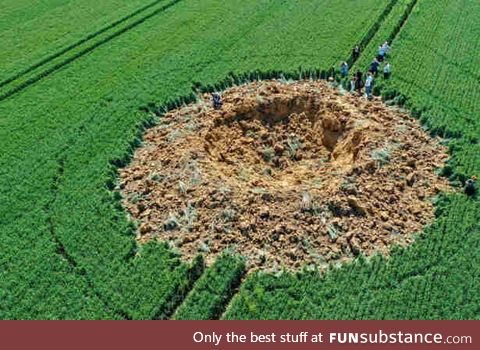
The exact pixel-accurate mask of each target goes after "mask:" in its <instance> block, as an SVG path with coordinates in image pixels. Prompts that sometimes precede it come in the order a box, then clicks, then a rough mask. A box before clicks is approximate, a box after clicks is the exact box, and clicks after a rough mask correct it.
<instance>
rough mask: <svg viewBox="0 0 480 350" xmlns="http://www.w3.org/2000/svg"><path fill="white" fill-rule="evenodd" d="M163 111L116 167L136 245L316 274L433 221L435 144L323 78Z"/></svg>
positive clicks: (437, 181)
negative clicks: (166, 244)
mask: <svg viewBox="0 0 480 350" xmlns="http://www.w3.org/2000/svg"><path fill="white" fill-rule="evenodd" d="M222 97H223V102H224V104H223V108H222V109H221V110H214V109H213V108H211V106H210V96H208V95H205V96H202V97H201V99H200V100H199V101H198V102H197V103H195V104H191V105H188V106H185V107H182V108H179V109H176V110H173V111H171V112H169V113H167V114H166V115H165V116H164V117H163V118H162V120H161V122H160V123H159V125H157V126H156V127H153V128H151V129H149V130H148V131H147V132H146V135H145V143H144V146H143V147H142V148H139V149H138V150H137V151H136V152H135V155H134V159H133V161H132V163H131V164H130V165H129V166H128V167H126V168H124V169H121V173H120V175H121V184H120V187H119V188H120V189H121V191H122V194H123V196H124V205H125V206H126V208H127V209H128V210H129V212H130V213H131V215H132V216H133V218H134V219H136V220H138V221H139V223H140V225H139V227H140V229H139V236H138V240H139V241H140V242H145V241H148V240H151V239H154V238H155V239H156V238H158V239H160V240H163V241H170V242H171V243H172V244H173V245H175V246H176V247H177V248H178V249H179V250H180V251H181V252H182V253H183V255H184V257H185V258H187V259H189V258H193V257H194V256H195V255H197V254H198V253H199V252H203V253H204V254H205V255H206V258H207V262H213V261H214V259H215V257H216V256H217V255H218V254H220V253H221V252H222V250H223V249H225V248H227V247H230V248H231V249H235V250H236V251H237V252H238V253H240V254H242V255H244V256H246V257H247V261H248V264H249V267H250V268H252V269H269V270H271V269H275V268H277V267H278V266H283V267H286V268H288V269H298V268H299V267H301V266H303V265H310V264H316V265H318V266H326V264H327V263H328V262H330V261H333V260H335V261H345V260H349V259H351V258H353V257H355V256H357V255H359V254H365V255H370V254H372V253H373V252H377V251H378V252H381V253H383V254H388V249H389V246H390V245H392V244H407V243H410V242H411V241H412V238H411V237H412V236H411V234H412V233H415V232H418V231H420V230H421V229H422V226H423V225H425V224H427V223H430V222H431V221H432V220H433V218H434V214H433V205H432V204H431V201H430V200H429V199H430V198H431V197H433V196H434V195H436V194H437V193H438V192H439V191H446V190H448V183H447V181H446V180H445V179H443V178H439V177H438V176H437V175H436V174H435V172H434V170H435V168H437V167H441V166H443V164H444V162H445V160H446V159H447V158H448V157H447V154H446V149H445V147H443V146H441V145H440V144H439V142H438V141H437V140H435V139H432V138H430V137H429V136H428V135H427V134H426V133H425V132H424V131H423V130H422V128H421V127H420V125H419V124H418V122H417V121H416V120H414V119H413V118H411V117H409V116H408V115H406V114H405V113H402V112H401V111H399V110H397V109H395V108H391V107H387V106H385V105H383V104H382V103H381V101H379V100H376V99H375V100H373V101H366V100H364V99H362V98H358V97H355V96H350V95H345V96H343V95H342V94H340V93H339V92H338V91H337V90H334V89H332V88H331V87H329V86H328V84H327V83H325V82H311V81H299V82H293V83H284V82H280V81H263V82H256V83H251V84H248V85H243V86H238V87H233V88H231V89H228V90H226V91H225V92H223V94H222Z"/></svg>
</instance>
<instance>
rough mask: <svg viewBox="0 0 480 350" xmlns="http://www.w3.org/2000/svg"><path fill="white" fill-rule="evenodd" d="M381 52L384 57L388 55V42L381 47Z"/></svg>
mask: <svg viewBox="0 0 480 350" xmlns="http://www.w3.org/2000/svg"><path fill="white" fill-rule="evenodd" d="M382 48H383V51H384V52H385V56H387V55H388V54H389V53H390V45H388V41H385V42H384V43H383V45H382Z"/></svg>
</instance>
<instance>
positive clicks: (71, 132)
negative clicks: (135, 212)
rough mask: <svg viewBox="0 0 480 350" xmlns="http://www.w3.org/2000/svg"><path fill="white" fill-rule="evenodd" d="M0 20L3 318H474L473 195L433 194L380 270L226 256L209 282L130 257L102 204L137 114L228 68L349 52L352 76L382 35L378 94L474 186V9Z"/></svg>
mask: <svg viewBox="0 0 480 350" xmlns="http://www.w3.org/2000/svg"><path fill="white" fill-rule="evenodd" d="M4 8H5V10H2V13H1V14H0V18H1V19H2V20H1V21H0V40H1V42H2V44H3V45H2V47H3V48H4V50H3V52H2V53H1V54H0V68H1V70H0V71H1V73H0V81H2V82H1V83H0V142H1V150H2V151H1V152H0V198H1V199H2V201H1V204H0V252H1V254H0V300H2V302H1V303H0V319H104V318H112V319H165V318H179V319H180V318H183V319H185V318H195V319H208V318H219V317H223V318H226V319H237V318H241V319H256V318H260V319H263V318H268V319H270V318H272V319H276V318H288V319H290V318H292V319H304V318H307V319H309V318H318V319H345V318H355V319H370V318H381V319H390V318H394V319H411V318H421V319H424V318H425V319H480V293H479V291H480V280H479V276H480V253H479V252H480V250H479V248H480V224H479V223H480V201H479V200H478V197H477V198H468V197H466V196H465V195H463V194H460V193H459V194H454V195H449V196H446V197H444V198H442V200H441V201H439V203H438V205H437V216H438V217H437V220H436V221H435V223H434V224H433V225H432V226H431V227H428V228H426V230H425V233H424V234H422V235H421V236H420V237H419V238H418V240H417V241H416V243H414V244H413V245H412V246H410V247H409V248H403V249H396V250H395V251H394V253H393V254H392V257H391V258H390V259H388V260H386V259H383V258H380V257H376V258H373V259H370V260H368V261H365V260H364V259H359V260H358V261H356V262H355V263H352V264H348V265H345V266H343V267H342V268H332V269H331V271H329V272H327V273H326V274H324V275H319V274H318V273H312V272H305V273H299V274H291V273H282V274H280V275H271V274H266V273H255V274H251V275H248V276H247V277H246V279H245V280H242V281H240V279H241V278H242V277H243V262H242V261H241V260H239V259H238V258H236V257H232V256H229V255H225V256H224V257H222V258H221V259H219V260H218V261H217V262H216V263H215V264H214V265H212V266H210V267H208V268H206V267H205V266H204V263H203V260H202V259H201V258H200V257H199V258H198V259H197V260H195V261H194V262H192V263H190V264H187V263H184V262H182V261H181V260H180V258H179V256H178V255H176V254H175V252H174V251H172V250H171V249H170V248H168V247H167V246H166V245H162V244H157V243H150V244H148V245H145V246H138V245H137V243H136V241H135V225H134V224H133V223H132V222H130V221H129V220H128V219H127V216H126V213H125V211H124V209H123V208H122V206H121V204H120V201H119V196H118V194H117V193H116V192H115V191H112V190H113V188H114V187H115V184H116V181H117V180H116V175H117V174H116V172H117V167H118V166H123V165H125V164H126V163H127V162H128V160H129V157H130V156H131V154H132V152H133V150H134V148H135V147H136V146H138V145H139V144H140V142H141V141H140V138H139V136H141V130H142V128H143V127H145V126H147V125H150V124H151V123H152V122H153V121H155V119H156V117H154V115H153V114H152V113H149V112H145V110H146V109H150V110H156V109H157V108H161V107H162V106H164V105H165V104H167V103H169V102H171V101H173V100H175V99H177V98H178V97H179V96H189V95H191V94H192V89H191V88H192V84H194V83H197V82H198V83H201V84H202V85H204V86H208V85H211V84H216V83H218V82H221V81H224V79H225V78H226V77H227V76H228V75H229V74H230V73H232V72H233V73H235V74H237V75H242V74H245V73H249V72H253V71H260V72H270V71H281V72H284V73H285V74H288V73H292V74H293V73H294V72H298V71H301V72H305V71H309V70H327V69H329V68H330V67H332V65H335V66H338V64H339V62H340V61H341V60H346V59H348V58H349V56H350V52H351V48H352V46H353V45H354V44H356V43H362V46H364V54H363V55H362V56H361V57H360V60H359V61H358V62H357V63H356V65H357V66H358V67H363V66H364V65H368V63H369V61H370V60H371V57H370V56H372V53H374V52H375V50H376V47H377V46H378V42H383V41H384V40H387V39H392V40H393V43H392V54H391V57H390V58H389V60H390V62H391V63H392V67H393V76H392V79H391V80H390V81H388V82H384V81H383V80H382V79H381V78H380V79H379V82H378V84H377V88H378V90H379V93H381V94H382V95H383V96H384V98H385V99H386V100H392V99H395V101H396V102H398V103H401V104H405V106H406V108H408V109H410V110H412V112H413V113H414V115H416V116H418V117H419V118H420V120H421V121H422V122H423V124H424V126H425V128H428V129H429V130H430V131H431V132H432V133H433V134H436V135H441V136H443V137H445V139H446V141H445V142H447V143H448V145H449V146H450V150H451V156H452V159H451V161H450V162H449V164H448V166H447V167H446V168H445V169H444V174H445V175H446V176H449V178H450V179H451V180H452V182H453V183H454V184H457V185H461V184H462V183H463V182H464V181H465V180H466V179H467V178H468V177H470V176H471V175H477V176H478V175H480V146H479V143H478V142H479V135H480V119H479V113H480V107H479V105H478V103H477V101H478V99H479V98H480V96H479V95H480V89H479V88H478V87H477V84H478V79H479V77H480V58H479V56H478V55H476V54H475V53H476V52H477V51H478V49H479V48H480V41H479V40H478V37H479V36H480V5H479V4H478V3H476V2H474V1H468V0H455V1H449V0H441V1H437V0H419V1H414V0H411V1H407V0H398V1H395V0H362V1H355V0H341V1H338V2H333V1H327V0H321V1H318V0H306V1H302V2H301V3H300V2H298V1H294V0H281V1H276V0H245V1H242V2H238V1H223V2H219V1H213V0H202V1H192V0H180V1H168V0H163V1H155V2H154V1H141V0H135V1H129V2H121V1H113V0H109V1H102V2H99V1H97V2H92V1H88V0H77V1H53V0H50V1H44V2H41V3H40V2H32V1H28V0H22V1H12V0H9V1H6V2H5V4H4ZM19 22H20V23H21V24H20V25H18V23H19ZM299 67H301V69H300V70H299ZM265 74H267V73H265ZM252 77H253V75H252ZM145 107H148V108H145ZM240 282H242V283H241V284H240ZM239 284H240V285H239ZM238 285H239V286H238ZM237 287H238V288H239V289H238V290H237Z"/></svg>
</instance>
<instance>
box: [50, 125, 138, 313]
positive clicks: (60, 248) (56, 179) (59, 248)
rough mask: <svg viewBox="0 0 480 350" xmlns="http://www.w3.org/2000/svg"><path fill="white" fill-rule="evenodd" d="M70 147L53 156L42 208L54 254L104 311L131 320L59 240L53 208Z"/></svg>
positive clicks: (80, 129) (81, 128) (69, 145)
mask: <svg viewBox="0 0 480 350" xmlns="http://www.w3.org/2000/svg"><path fill="white" fill-rule="evenodd" d="M82 130H83V126H81V127H80V128H79V131H80V132H81V131H82ZM71 145H72V144H70V143H69V144H68V145H67V146H65V147H63V148H62V149H61V150H60V151H59V152H58V153H57V154H56V156H55V159H56V162H57V166H58V167H57V170H56V172H55V174H54V176H53V177H52V182H51V187H50V191H51V193H52V198H51V199H50V200H49V201H48V202H47V203H46V204H45V205H44V207H43V211H44V212H45V214H46V215H47V218H46V222H47V226H48V231H49V233H50V236H51V237H52V241H53V242H54V244H55V245H56V253H57V254H58V255H59V256H60V257H61V259H64V260H65V261H66V262H67V263H68V266H69V267H70V269H71V271H72V272H73V273H74V274H76V275H78V276H80V277H81V278H83V279H84V281H85V283H86V286H87V288H88V289H89V290H90V291H91V293H92V294H93V295H94V296H95V297H96V298H98V300H99V301H100V302H101V303H102V304H103V307H104V309H105V310H106V311H108V312H110V313H111V314H112V315H115V316H117V317H119V318H121V319H126V320H131V319H132V318H131V317H130V316H129V315H128V314H127V313H126V312H124V311H122V310H116V309H113V308H112V307H111V306H110V305H109V303H108V302H107V301H106V300H105V299H104V297H103V295H102V294H101V293H99V292H98V291H97V290H96V288H95V285H94V283H93V281H91V280H90V278H89V277H88V274H87V271H86V270H85V269H84V268H82V267H79V266H78V264H77V262H76V261H75V258H74V257H73V256H72V255H71V254H70V253H69V252H68V251H67V249H66V247H65V245H64V244H63V242H62V240H61V238H60V237H59V236H58V234H57V228H56V226H57V223H56V221H55V217H54V213H53V206H54V204H55V202H56V200H57V198H58V193H59V191H60V186H61V184H62V181H63V176H64V172H65V163H66V160H67V156H66V152H67V151H68V149H69V148H70V147H71Z"/></svg>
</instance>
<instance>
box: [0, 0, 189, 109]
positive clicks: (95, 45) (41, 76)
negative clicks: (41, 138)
mask: <svg viewBox="0 0 480 350" xmlns="http://www.w3.org/2000/svg"><path fill="white" fill-rule="evenodd" d="M181 1H183V0H172V1H170V2H169V3H167V4H165V5H163V6H162V7H160V8H158V9H156V10H155V11H153V12H151V13H149V14H148V15H145V16H144V17H141V18H139V19H137V20H136V21H134V22H133V23H130V24H129V25H127V26H125V27H123V28H121V29H119V30H118V31H116V32H113V33H112V34H109V35H108V36H106V37H105V38H103V39H101V40H99V41H97V42H94V43H92V45H90V46H87V47H86V48H84V49H82V50H80V51H79V52H77V53H76V54H74V55H72V56H70V57H67V58H65V60H63V61H61V62H59V63H57V64H55V65H53V66H52V67H50V68H47V69H45V70H44V71H42V72H39V73H38V74H36V75H33V76H32V77H30V78H29V79H27V80H25V81H24V82H22V83H20V84H19V85H18V86H16V87H13V88H12V89H10V90H8V91H6V92H5V93H3V94H0V101H4V100H6V99H7V98H9V97H11V96H13V95H15V94H17V93H18V92H20V91H22V90H24V89H26V88H28V87H29V86H31V85H33V84H35V83H37V82H38V81H40V80H42V79H44V78H46V77H48V76H50V75H51V74H53V73H55V72H56V71H58V70H60V69H61V68H63V67H65V66H67V65H68V64H70V63H72V62H74V61H76V60H77V59H79V58H81V57H83V56H85V55H87V54H88V53H90V52H92V51H94V50H95V49H97V48H98V47H100V46H102V45H104V44H106V43H108V42H109V41H111V40H113V39H115V38H117V37H119V36H120V35H122V34H124V33H126V32H128V31H129V30H131V29H133V28H135V27H137V26H139V25H140V24H142V23H144V22H145V21H147V20H149V19H150V18H152V17H155V16H156V15H158V14H160V13H162V12H164V11H166V10H167V9H169V8H171V7H173V6H174V5H176V4H177V3H179V2H181ZM60 56H61V55H60ZM49 62H51V61H49Z"/></svg>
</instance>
